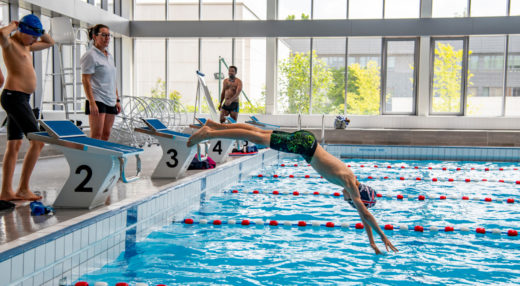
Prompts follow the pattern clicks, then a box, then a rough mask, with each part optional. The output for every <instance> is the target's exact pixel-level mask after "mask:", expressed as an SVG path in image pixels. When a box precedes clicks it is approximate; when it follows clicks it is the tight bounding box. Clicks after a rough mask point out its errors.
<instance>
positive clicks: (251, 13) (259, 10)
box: [235, 0, 267, 20]
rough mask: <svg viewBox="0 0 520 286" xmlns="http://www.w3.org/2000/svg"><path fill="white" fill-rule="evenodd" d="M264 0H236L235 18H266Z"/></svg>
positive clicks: (265, 3) (265, 2)
mask: <svg viewBox="0 0 520 286" xmlns="http://www.w3.org/2000/svg"><path fill="white" fill-rule="evenodd" d="M266 19H267V1H266V0H238V1H236V4H235V20H266Z"/></svg>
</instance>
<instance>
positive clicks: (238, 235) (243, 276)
mask: <svg viewBox="0 0 520 286" xmlns="http://www.w3.org/2000/svg"><path fill="white" fill-rule="evenodd" d="M344 161H345V162H346V163H348V164H352V165H353V166H355V167H353V168H352V169H353V171H354V172H355V173H356V174H357V175H358V176H359V178H360V180H362V181H364V182H366V183H367V184H369V185H371V186H372V187H374V188H375V189H376V190H378V192H379V193H381V194H384V195H385V197H383V198H379V199H378V202H377V204H376V206H375V207H374V208H373V209H371V211H372V213H373V214H374V216H375V217H376V219H377V221H378V222H379V224H380V225H385V224H393V225H397V224H401V223H403V224H406V225H408V226H410V227H412V228H413V226H415V225H422V226H437V227H439V228H442V229H444V227H445V226H448V225H450V226H455V227H456V228H457V227H461V226H465V227H469V228H470V232H468V233H463V232H460V231H455V232H451V233H445V232H443V231H442V232H429V231H425V232H424V233H420V232H414V231H385V233H386V234H387V236H388V237H389V239H390V240H391V241H392V242H393V244H394V245H395V246H396V247H397V248H398V249H399V252H398V253H386V251H384V252H385V254H384V255H375V254H374V252H373V251H372V249H371V248H370V246H369V244H368V239H367V236H366V233H365V232H364V230H355V229H353V228H348V229H343V228H332V229H331V228H326V227H305V228H302V227H297V226H291V227H289V226H277V227H272V226H267V225H262V226H255V225H250V226H241V225H234V226H230V225H222V226H214V225H211V224H208V225H199V224H195V225H186V224H181V223H173V224H170V225H167V226H164V227H163V228H161V229H159V230H157V231H154V232H152V233H151V234H150V235H149V236H148V237H147V238H146V239H144V240H142V241H139V242H138V243H137V244H136V246H135V249H133V250H132V254H130V255H129V253H126V254H125V253H123V254H122V255H121V256H120V257H119V258H118V259H117V260H116V261H115V262H113V263H110V264H108V265H106V266H105V267H103V268H102V269H100V270H98V271H95V272H92V273H89V274H87V275H84V276H83V277H81V279H80V280H83V281H84V280H86V281H92V282H95V281H105V282H108V283H109V284H110V285H113V284H115V283H116V282H119V281H126V282H147V283H149V285H156V284H159V283H162V284H166V285H186V284H190V285H209V284H219V285H237V284H240V285H293V284H300V285H314V284H321V285H336V284H376V285H387V284H399V285H407V284H467V285H476V284H490V283H492V284H515V283H520V266H519V265H520V240H519V239H518V237H508V236H507V235H504V234H502V235H497V234H490V233H487V234H484V235H482V234H476V233H475V228H476V227H484V228H486V230H489V229H493V228H497V229H500V230H508V229H516V230H520V224H519V222H520V211H519V210H520V204H518V201H519V200H520V195H519V189H520V185H516V184H512V183H496V182H473V181H475V180H479V181H480V180H481V179H483V178H486V179H488V180H499V179H506V180H513V181H514V180H520V171H518V170H516V171H515V170H513V169H512V168H513V167H516V166H515V165H513V164H512V163H477V162H438V161H398V162H397V161H382V160H371V161H368V160H349V161H346V160H344ZM282 163H285V164H287V165H289V164H291V165H292V164H294V163H297V164H299V165H300V166H299V167H280V166H279V165H278V164H277V165H274V166H271V167H267V168H265V169H263V170H259V173H261V174H264V175H265V177H264V178H257V177H255V175H257V174H258V173H255V174H251V178H250V179H248V180H246V181H242V182H241V183H240V184H238V185H234V186H231V187H229V188H227V189H226V190H223V192H222V193H220V194H218V195H215V196H212V197H211V198H209V199H207V200H206V201H205V202H204V203H203V204H202V205H201V207H200V210H198V211H195V212H192V213H191V214H190V215H188V216H187V217H190V218H193V219H194V220H195V221H198V220H200V219H207V220H209V221H210V222H211V221H212V220H214V219H220V220H229V219H234V220H237V221H241V220H242V219H250V220H255V219H262V220H264V221H269V220H277V221H284V220H288V221H292V222H297V221H306V222H308V223H310V222H311V221H320V222H327V221H332V222H335V223H343V222H347V223H349V224H354V223H358V222H360V219H359V217H358V215H357V212H356V211H355V210H354V209H352V208H351V207H350V206H349V205H348V204H347V203H346V202H344V201H343V200H342V199H341V198H338V197H334V196H330V195H328V196H326V195H317V196H316V195H304V194H301V195H300V196H293V195H279V196H274V195H272V194H271V192H272V191H273V190H278V191H280V192H281V193H282V194H283V192H285V191H288V192H291V193H292V192H293V191H299V192H314V191H319V192H320V193H330V192H334V191H341V190H340V188H339V187H337V186H334V185H332V184H329V183H327V182H326V181H324V180H323V179H320V178H309V179H303V178H294V179H288V178H281V179H275V178H272V175H274V174H278V175H280V176H288V175H291V174H292V175H296V176H304V175H307V174H309V175H313V176H315V175H317V173H316V172H315V171H313V170H312V169H311V168H310V167H305V166H306V165H307V164H305V163H304V161H301V160H295V159H287V160H284V162H282ZM361 164H363V165H365V166H373V165H378V166H387V165H389V164H391V165H393V166H401V165H404V166H407V168H406V169H396V168H392V169H387V168H381V167H380V168H373V167H365V168H361V167H359V165H361ZM413 166H419V167H421V169H419V170H415V169H413V168H410V167H413ZM428 166H431V167H433V170H428V169H427V167H428ZM442 167H447V168H448V170H447V171H443V170H442ZM457 167H460V168H462V169H464V170H461V171H455V170H453V169H456V168H457ZM472 167H474V168H475V169H476V170H469V169H470V168H472ZM500 167H502V168H504V171H499V170H498V168H500ZM484 168H489V169H490V171H488V172H485V171H483V169H484ZM450 169H452V170H450ZM368 176H374V177H375V178H379V177H384V176H389V177H393V178H395V177H399V176H410V177H429V178H432V177H436V178H449V177H452V178H464V179H465V178H470V179H471V180H472V182H471V183H465V182H435V183H434V182H431V181H413V180H406V181H400V180H396V179H390V180H380V179H376V180H370V181H367V180H366V177H368ZM231 190H238V191H239V193H237V194H235V193H231ZM253 190H258V191H260V192H261V193H260V194H255V195H254V194H251V192H252V191H253ZM388 194H390V195H393V198H387V197H386V195H388ZM398 194H403V195H409V196H410V197H414V198H413V199H404V200H396V199H395V196H396V195H398ZM418 195H425V196H427V197H428V196H429V195H435V196H440V195H447V196H451V195H455V196H457V197H459V198H460V197H462V196H470V197H474V196H479V197H482V198H484V197H492V198H493V199H495V198H501V199H504V200H506V199H507V198H513V199H514V200H515V203H514V204H508V203H506V202H484V201H476V200H469V201H464V200H461V199H447V200H438V199H433V200H428V199H427V200H425V201H418V200H417V199H415V198H416V197H417V196H418ZM376 242H377V243H378V245H379V247H380V248H381V249H382V244H381V243H380V240H379V239H378V237H377V235H376ZM382 250H383V249H382Z"/></svg>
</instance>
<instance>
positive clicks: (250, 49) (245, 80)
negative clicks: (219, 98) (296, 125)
mask: <svg viewBox="0 0 520 286" xmlns="http://www.w3.org/2000/svg"><path fill="white" fill-rule="evenodd" d="M265 45H266V43H265V38H244V39H236V40H235V63H234V65H235V66H236V67H237V68H238V74H237V77H238V78H240V79H241V80H242V84H243V87H242V88H243V91H244V92H245V94H246V95H247V97H248V98H249V100H251V103H252V104H249V102H247V100H246V99H245V98H244V97H243V95H240V113H252V114H256V113H265V89H266V86H265V65H266V50H265Z"/></svg>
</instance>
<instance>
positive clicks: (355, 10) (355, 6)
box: [348, 0, 383, 19]
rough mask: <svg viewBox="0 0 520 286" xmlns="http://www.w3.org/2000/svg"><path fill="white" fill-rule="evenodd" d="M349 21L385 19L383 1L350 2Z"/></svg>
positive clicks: (360, 0) (362, 0)
mask: <svg viewBox="0 0 520 286" xmlns="http://www.w3.org/2000/svg"><path fill="white" fill-rule="evenodd" d="M348 5H349V6H348V17H349V19H381V18H383V0H349V2H348Z"/></svg>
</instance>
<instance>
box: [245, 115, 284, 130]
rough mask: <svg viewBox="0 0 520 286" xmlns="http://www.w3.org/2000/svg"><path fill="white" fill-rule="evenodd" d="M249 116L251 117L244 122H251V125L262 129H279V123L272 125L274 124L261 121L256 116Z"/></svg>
mask: <svg viewBox="0 0 520 286" xmlns="http://www.w3.org/2000/svg"><path fill="white" fill-rule="evenodd" d="M249 118H251V120H248V121H246V123H248V124H251V125H255V126H257V127H260V128H262V129H269V130H276V129H280V126H279V125H274V124H269V123H264V122H261V121H260V120H258V118H256V116H249Z"/></svg>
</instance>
